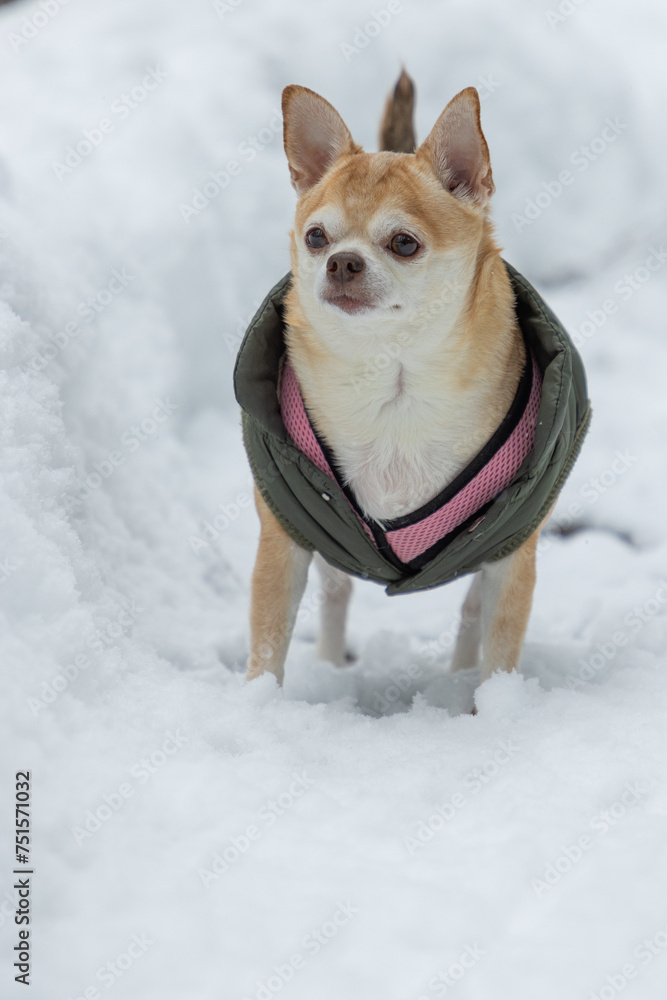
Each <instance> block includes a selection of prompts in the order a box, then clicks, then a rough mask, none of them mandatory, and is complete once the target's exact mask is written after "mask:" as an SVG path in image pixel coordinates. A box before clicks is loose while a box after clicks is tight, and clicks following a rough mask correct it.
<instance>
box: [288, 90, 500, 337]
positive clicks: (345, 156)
mask: <svg viewBox="0 0 667 1000" xmlns="http://www.w3.org/2000/svg"><path fill="white" fill-rule="evenodd" d="M283 116H284V142H285V152H286V154H287V159H288V162H289V168H290V174H291V177H292V184H293V186H294V188H295V189H296V191H297V194H298V195H299V201H298V205H297V210H296V218H295V222H294V230H293V232H292V234H291V239H292V251H291V252H292V271H293V274H294V276H295V290H296V293H297V295H298V300H299V304H300V306H301V309H302V310H303V313H304V314H305V317H306V319H307V320H308V321H309V323H310V324H311V325H312V326H313V327H315V328H317V329H319V330H322V331H328V334H329V336H331V337H332V338H333V337H341V336H343V337H344V338H346V337H349V336H353V337H354V336H358V335H359V333H360V332H363V331H365V330H369V331H373V330H377V329H380V328H381V327H386V324H387V322H388V321H389V322H392V321H396V322H397V323H399V324H404V323H406V322H408V323H410V322H413V321H414V316H415V315H416V314H418V313H419V312H422V313H423V311H424V309H425V308H426V309H428V306H429V303H434V302H436V303H437V302H438V301H441V300H442V298H443V294H444V296H445V301H446V302H448V303H450V304H451V305H453V307H455V308H458V306H460V303H461V302H463V300H464V297H465V294H466V291H467V289H468V287H469V285H470V282H471V280H472V277H473V274H474V269H475V265H476V261H477V259H478V256H479V251H480V246H481V244H482V240H483V237H484V235H485V233H488V231H489V230H488V221H487V206H488V202H489V198H490V197H491V195H492V193H493V190H494V186H493V179H492V174H491V165H490V161H489V151H488V147H487V145H486V141H485V139H484V135H483V134H482V130H481V126H480V115H479V97H478V94H477V91H476V90H475V89H474V88H472V87H469V88H467V89H466V90H463V91H461V93H460V94H458V95H457V96H456V97H455V98H454V99H453V100H452V101H451V102H450V103H449V104H448V105H447V107H446V108H445V110H444V111H443V113H442V114H441V115H440V118H439V119H438V121H437V122H436V124H435V126H434V127H433V130H432V131H431V133H430V135H429V136H428V138H427V139H426V140H425V141H424V142H423V143H422V145H421V146H420V147H419V148H418V149H417V151H416V152H415V153H414V154H410V153H393V152H380V153H364V152H363V150H362V149H361V147H360V146H358V145H356V143H355V142H354V141H353V139H352V136H351V135H350V132H349V130H348V128H347V126H346V125H345V123H344V121H343V120H342V118H341V117H340V115H339V114H338V112H337V111H336V110H335V108H333V107H332V106H331V104H329V102H328V101H325V100H324V98H322V97H320V96H319V95H318V94H316V93H314V92H313V91H312V90H308V89H306V88H305V87H298V86H290V87H286V88H285V90H284V92H283ZM494 249H495V248H494ZM457 303H458V305H457ZM392 325H393V324H392Z"/></svg>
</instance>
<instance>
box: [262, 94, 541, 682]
mask: <svg viewBox="0 0 667 1000" xmlns="http://www.w3.org/2000/svg"><path fill="white" fill-rule="evenodd" d="M408 85H409V81H408V80H407V78H406V77H402V78H401V81H399V85H398V87H397V91H396V96H395V98H394V100H393V102H392V101H391V100H390V103H389V105H388V111H387V113H386V114H385V121H384V124H383V130H382V133H381V142H382V143H383V149H384V151H382V152H379V153H370V154H369V153H364V152H363V151H362V150H361V148H360V147H359V146H357V145H356V144H355V142H354V141H353V139H352V136H351V135H350V132H349V131H348V129H347V127H346V125H345V123H344V122H343V120H342V118H341V117H340V116H339V114H338V113H337V112H336V110H335V109H334V108H333V107H332V106H331V105H330V104H329V103H328V102H327V101H326V100H324V99H323V98H322V97H320V96H319V95H318V94H316V93H314V92H313V91H311V90H308V89H306V88H304V87H299V86H289V87H287V88H286V89H285V91H284V93H283V114H284V143H285V151H286V154H287V159H288V162H289V169H290V174H291V178H292V184H293V186H294V188H295V189H296V191H297V194H298V196H299V200H298V204H297V210H296V218H295V223H294V230H293V232H292V233H291V262H292V273H293V283H292V286H291V288H290V290H289V293H288V295H287V298H286V311H285V324H286V335H285V339H286V347H287V356H288V358H289V363H290V364H291V367H292V369H293V372H294V374H295V376H296V379H297V381H298V385H299V387H300V390H301V395H302V398H303V403H304V405H305V408H306V411H307V413H308V415H309V417H310V421H311V423H312V426H313V427H314V428H315V429H316V431H317V434H318V436H319V438H320V439H321V440H322V441H323V442H324V443H325V444H326V446H327V447H328V450H329V453H330V454H331V455H333V456H335V461H336V465H337V467H338V469H339V471H340V474H341V478H342V480H343V481H344V483H345V486H346V487H347V488H348V489H349V490H350V491H351V494H353V496H354V498H356V502H357V504H358V507H359V509H360V511H361V512H362V513H363V515H364V516H366V517H368V518H370V519H373V521H374V522H375V523H377V524H380V525H382V524H383V523H385V522H392V521H394V522H395V519H400V518H401V517H403V516H404V515H407V514H409V513H410V512H412V511H414V510H415V509H418V508H422V507H423V506H424V505H425V504H427V502H428V501H430V500H431V498H433V497H435V496H436V495H438V494H439V493H441V491H442V490H443V488H444V487H446V486H447V484H449V483H450V482H451V481H452V480H454V479H455V478H456V477H457V475H458V474H459V473H460V472H461V470H463V469H465V468H466V466H467V465H468V463H470V462H471V460H472V459H473V458H474V457H475V456H476V455H477V454H478V453H479V452H480V450H481V449H482V448H483V446H484V445H485V444H486V442H488V441H489V439H490V438H491V437H492V436H493V434H494V431H496V429H497V428H498V426H499V425H500V424H501V422H502V421H503V419H504V418H505V416H506V414H507V413H508V410H509V409H510V406H511V404H512V402H513V400H514V398H515V395H516V393H517V387H518V386H519V382H520V379H521V377H522V372H523V371H524V368H525V366H526V363H527V357H526V355H527V351H526V347H525V344H524V339H523V336H522V334H521V331H520V328H519V325H518V323H517V319H516V316H515V312H514V297H513V292H512V288H511V285H510V281H509V279H508V276H507V273H506V270H505V267H504V265H503V262H502V260H501V258H500V254H499V250H498V247H497V246H496V244H495V242H494V237H493V231H492V226H491V223H490V221H489V217H488V207H489V200H490V198H491V195H492V194H493V191H494V184H493V179H492V174H491V164H490V161H489V151H488V148H487V144H486V141H485V139H484V135H483V134H482V129H481V125H480V107H479V97H478V94H477V91H476V90H475V89H474V88H472V87H469V88H467V89H466V90H463V91H461V93H459V94H457V96H456V97H455V98H454V99H453V100H452V101H450V103H449V104H448V105H447V107H446V108H445V110H444V111H443V112H442V114H441V115H440V118H439V119H438V121H437V122H436V124H435V126H434V127H433V130H432V131H431V133H430V135H429V136H428V138H427V139H426V140H425V141H424V142H423V143H422V144H421V145H420V146H419V148H418V149H417V150H416V152H414V153H412V152H410V151H409V150H410V149H411V148H412V149H413V148H414V146H413V145H412V141H413V140H412V138H411V136H412V133H411V127H410V125H409V123H408V122H407V119H406V115H405V112H404V110H402V109H404V108H405V105H406V92H407V87H408ZM409 103H410V113H411V101H410V102H409ZM397 149H398V150H404V151H395V150H397ZM390 150H391V151H390ZM443 287H446V288H447V289H448V295H447V296H446V297H445V299H444V304H443V296H442V289H443ZM431 304H433V309H432V310H431V311H429V307H430V305H431ZM415 315H420V316H422V317H423V316H427V317H428V316H432V317H433V318H432V319H430V320H429V321H426V322H421V323H420V324H419V328H418V329H419V333H418V336H410V337H407V338H406V337H405V336H401V335H402V333H404V331H405V329H406V325H407V326H409V324H410V323H411V322H412V320H413V318H414V316H415ZM387 345H396V349H395V350H389V351H388V352H387V354H386V357H385V356H384V355H383V358H384V361H386V363H384V361H383V364H382V365H381V366H376V367H375V368H372V366H371V368H372V371H373V375H372V377H369V374H368V373H369V363H370V362H371V359H374V358H377V356H378V352H382V350H387ZM360 385H363V387H364V388H363V392H360V391H359V386H360ZM325 499H328V498H327V497H326V496H325ZM256 500H257V510H258V512H259V517H260V521H261V537H260V542H259V550H258V553H257V561H256V564H255V569H254V573H253V578H252V608H251V650H250V657H249V661H248V673H247V676H248V678H254V677H257V676H258V675H260V674H262V673H264V672H265V671H270V672H271V673H272V674H274V675H275V676H276V678H277V679H278V681H279V682H281V681H282V678H283V669H284V661H285V656H286V652H287V648H288V645H289V641H290V638H291V633H292V629H293V625H294V621H295V618H296V614H297V609H298V606H299V603H300V600H301V597H302V595H303V591H304V587H305V584H306V577H307V572H308V566H309V563H310V561H311V556H312V553H311V552H310V551H307V550H306V549H304V548H302V547H300V546H299V545H298V544H296V543H295V542H294V541H293V540H292V538H291V537H290V536H289V535H288V534H287V533H286V532H285V530H283V528H282V527H281V525H280V524H279V522H278V520H277V519H276V517H275V516H274V514H273V513H272V512H271V510H270V509H269V507H268V506H267V504H266V503H265V502H264V500H263V499H262V497H261V496H260V494H259V492H257V491H256ZM538 533H539V530H538V531H535V532H534V533H533V534H532V535H531V536H530V537H529V538H528V539H527V540H526V541H525V542H524V543H523V544H522V545H521V546H520V547H519V548H517V549H516V550H515V551H514V552H513V553H512V554H511V555H509V556H507V557H505V558H501V559H499V560H498V561H495V562H488V563H485V564H484V565H483V566H482V567H481V569H480V571H479V572H478V573H476V575H475V576H474V577H473V582H472V586H471V588H470V591H469V593H468V596H467V598H466V600H465V603H464V606H463V616H462V626H461V631H460V634H459V638H458V643H457V646H456V649H455V652H454V657H453V662H452V669H453V670H459V669H462V668H467V667H473V666H476V665H478V663H479V656H480V650H481V679H482V680H485V679H486V678H488V677H489V676H490V675H491V673H492V671H494V670H505V671H511V670H515V669H516V668H517V666H518V662H519V656H520V652H521V648H522V643H523V638H524V633H525V630H526V625H527V622H528V616H529V613H530V607H531V600H532V594H533V587H534V584H535V549H536V543H537V538H538ZM317 561H318V565H319V568H320V570H321V572H322V574H323V583H324V586H323V593H324V594H326V595H328V596H327V598H326V600H325V603H324V605H323V607H322V621H321V635H320V640H319V646H318V653H319V655H320V657H321V658H323V659H326V660H329V661H331V662H333V663H334V664H342V663H343V662H344V660H345V619H346V609H347V603H348V599H349V596H350V591H351V583H350V580H349V577H348V576H347V575H345V574H343V573H342V572H341V571H340V570H338V569H336V568H334V567H333V566H330V565H329V564H327V563H326V562H324V560H322V559H320V558H319V557H317Z"/></svg>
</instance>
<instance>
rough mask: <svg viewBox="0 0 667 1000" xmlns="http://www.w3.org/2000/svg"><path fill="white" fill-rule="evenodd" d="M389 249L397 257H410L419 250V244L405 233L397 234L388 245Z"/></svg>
mask: <svg viewBox="0 0 667 1000" xmlns="http://www.w3.org/2000/svg"><path fill="white" fill-rule="evenodd" d="M389 247H390V249H391V250H392V251H393V253H395V254H396V255H397V256H398V257H412V255H413V254H415V253H417V251H418V250H419V243H417V240H416V239H415V238H414V236H409V235H408V234H407V233H398V234H397V235H396V236H394V238H393V239H392V241H391V243H390V244H389Z"/></svg>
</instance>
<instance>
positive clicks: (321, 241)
mask: <svg viewBox="0 0 667 1000" xmlns="http://www.w3.org/2000/svg"><path fill="white" fill-rule="evenodd" d="M306 243H307V244H308V246H309V247H312V248H313V250H321V249H322V247H325V246H327V244H328V243H329V240H328V239H327V237H326V234H325V232H324V230H323V229H317V228H315V229H309V230H308V232H307V233H306Z"/></svg>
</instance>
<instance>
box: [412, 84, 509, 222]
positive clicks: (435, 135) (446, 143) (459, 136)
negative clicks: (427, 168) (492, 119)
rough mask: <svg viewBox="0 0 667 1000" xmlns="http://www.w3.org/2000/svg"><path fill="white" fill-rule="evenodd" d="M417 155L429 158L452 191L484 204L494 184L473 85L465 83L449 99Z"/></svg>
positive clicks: (457, 195)
mask: <svg viewBox="0 0 667 1000" xmlns="http://www.w3.org/2000/svg"><path fill="white" fill-rule="evenodd" d="M416 155H417V156H418V157H419V158H424V159H426V160H428V162H429V163H430V165H431V167H432V169H433V170H434V171H435V174H436V176H437V177H438V179H439V180H440V182H441V183H442V184H443V186H444V187H445V188H446V189H447V190H448V191H451V193H452V194H453V195H455V196H456V197H458V198H461V199H464V200H469V201H472V202H474V203H475V204H476V205H482V206H483V205H486V204H487V202H488V200H489V198H490V197H491V195H492V194H493V192H494V191H495V185H494V183H493V176H492V174H491V160H490V159H489V147H488V146H487V144H486V139H485V138H484V134H483V132H482V125H481V121H480V116H479V94H478V93H477V91H476V90H475V88H474V87H466V89H465V90H462V91H461V93H460V94H457V95H456V97H454V98H453V99H452V100H451V101H450V102H449V104H448V105H447V107H446V108H445V110H444V111H443V112H442V114H441V115H440V117H439V118H438V120H437V122H436V123H435V125H434V126H433V128H432V130H431V133H430V135H429V136H428V138H427V139H425V140H424V142H423V143H422V144H421V146H420V147H419V149H418V150H417V154H416Z"/></svg>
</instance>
